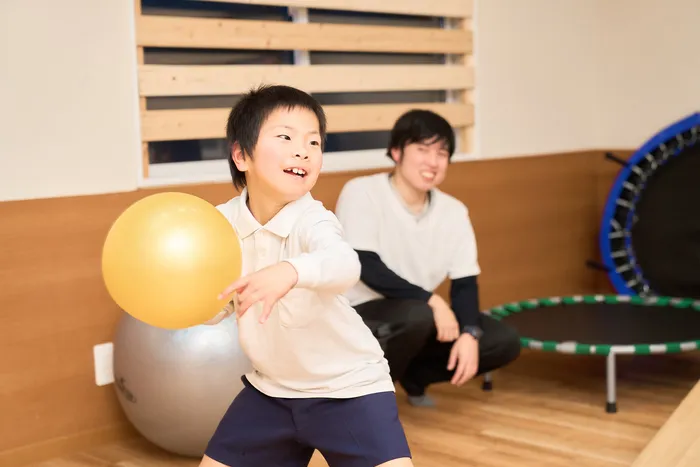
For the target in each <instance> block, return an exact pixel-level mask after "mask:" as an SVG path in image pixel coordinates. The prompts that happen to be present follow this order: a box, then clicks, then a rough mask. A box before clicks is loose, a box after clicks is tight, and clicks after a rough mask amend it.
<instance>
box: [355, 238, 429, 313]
mask: <svg viewBox="0 0 700 467" xmlns="http://www.w3.org/2000/svg"><path fill="white" fill-rule="evenodd" d="M356 251H357V255H358V256H359V258H360V264H361V266H362V269H361V272H360V280H361V281H362V282H364V283H365V285H367V287H369V288H371V289H373V290H376V291H377V292H378V293H380V294H382V295H384V296H385V297H386V298H406V299H415V300H422V301H424V302H427V301H428V300H429V299H430V297H431V296H432V295H433V293H432V292H429V291H427V290H425V289H423V288H422V287H419V286H417V285H414V284H411V283H410V282H408V281H407V280H406V279H404V278H402V277H401V276H399V275H398V274H396V273H395V272H394V271H392V270H391V269H389V267H388V266H387V265H386V264H384V261H382V259H381V258H380V257H379V255H378V254H377V253H375V252H374V251H364V250H356Z"/></svg>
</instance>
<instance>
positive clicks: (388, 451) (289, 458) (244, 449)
mask: <svg viewBox="0 0 700 467" xmlns="http://www.w3.org/2000/svg"><path fill="white" fill-rule="evenodd" d="M243 383H244V384H245V386H244V388H243V390H242V391H241V392H240V393H239V394H238V396H237V397H236V398H235V399H234V401H233V402H232V403H231V406H230V407H229V409H228V410H227V412H226V414H225V415H224V417H223V419H222V420H221V422H220V423H219V426H218V428H217V429H216V431H215V433H214V435H213V436H212V438H211V440H210V441H209V446H208V447H207V450H206V452H205V454H206V455H207V456H209V457H211V458H212V459H214V460H215V461H218V462H221V463H222V464H225V465H228V466H230V467H263V466H264V467H306V466H307V465H308V464H309V461H310V460H311V456H312V455H313V453H314V449H318V450H319V451H320V452H321V454H323V457H324V458H325V459H326V462H328V465H329V466H330V467H374V466H376V465H379V464H382V463H384V462H388V461H390V460H392V459H398V458H402V457H411V452H410V450H409V447H408V442H407V441H406V436H405V434H404V431H403V427H402V426H401V422H400V421H399V416H398V409H397V406H396V396H395V394H394V393H393V392H382V393H377V394H370V395H367V396H362V397H356V398H351V399H329V398H312V399H286V398H285V399H280V398H273V397H269V396H267V395H265V394H263V393H261V392H260V391H258V390H257V389H256V388H254V387H253V386H252V385H251V384H250V383H249V382H248V381H247V380H246V379H245V377H244V378H243Z"/></svg>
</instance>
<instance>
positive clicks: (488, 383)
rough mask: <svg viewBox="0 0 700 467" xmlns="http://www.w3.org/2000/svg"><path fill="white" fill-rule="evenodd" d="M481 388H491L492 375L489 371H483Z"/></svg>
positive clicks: (488, 389)
mask: <svg viewBox="0 0 700 467" xmlns="http://www.w3.org/2000/svg"><path fill="white" fill-rule="evenodd" d="M481 389H482V390H484V391H490V390H491V389H493V377H492V376H491V373H484V382H483V383H482V385H481Z"/></svg>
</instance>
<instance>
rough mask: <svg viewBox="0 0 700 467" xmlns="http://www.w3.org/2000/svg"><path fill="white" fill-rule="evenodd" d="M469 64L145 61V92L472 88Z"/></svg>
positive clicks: (142, 86) (141, 75)
mask: <svg viewBox="0 0 700 467" xmlns="http://www.w3.org/2000/svg"><path fill="white" fill-rule="evenodd" d="M473 82H474V73H473V70H472V69H471V68H470V67H467V66H453V67H445V66H444V65H310V66H295V65H191V66H188V65H142V66H140V67H139V92H140V94H141V96H146V97H152V96H217V95H219V96H222V95H235V94H242V93H245V92H247V91H248V90H250V88H251V87H254V86H257V85H260V84H263V83H264V84H285V85H288V86H294V87H297V88H299V89H303V90H304V91H306V92H311V93H321V92H371V91H427V90H444V89H469V88H471V87H472V84H473Z"/></svg>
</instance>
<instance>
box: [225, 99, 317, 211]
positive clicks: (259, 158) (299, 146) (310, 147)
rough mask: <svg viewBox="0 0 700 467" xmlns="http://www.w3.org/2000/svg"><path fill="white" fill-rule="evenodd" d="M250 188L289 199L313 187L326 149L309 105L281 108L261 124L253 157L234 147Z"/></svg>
mask: <svg viewBox="0 0 700 467" xmlns="http://www.w3.org/2000/svg"><path fill="white" fill-rule="evenodd" d="M233 158H234V162H235V163H236V166H237V167H238V169H239V170H241V171H245V174H246V183H247V185H248V187H249V190H250V189H254V190H262V191H263V192H264V193H265V194H266V196H268V197H270V198H273V199H275V200H276V201H279V202H283V203H288V202H291V201H294V200H297V199H299V198H301V197H302V196H304V195H305V194H306V193H308V192H309V191H311V188H313V186H314V185H315V184H316V180H317V179H318V175H319V173H320V172H321V165H322V163H323V153H322V151H321V135H320V133H319V124H318V119H317V118H316V115H315V114H314V113H313V112H312V111H310V110H307V109H303V108H293V109H286V108H280V109H277V110H275V111H273V112H272V113H271V114H270V116H269V117H268V118H267V120H266V121H265V122H264V123H263V125H262V127H261V128H260V134H259V136H258V142H257V144H256V145H255V149H254V150H253V157H252V158H250V157H246V158H243V157H241V155H240V151H234V154H233Z"/></svg>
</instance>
